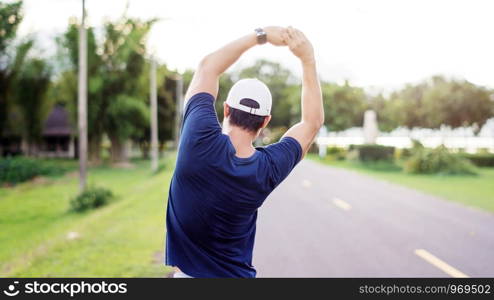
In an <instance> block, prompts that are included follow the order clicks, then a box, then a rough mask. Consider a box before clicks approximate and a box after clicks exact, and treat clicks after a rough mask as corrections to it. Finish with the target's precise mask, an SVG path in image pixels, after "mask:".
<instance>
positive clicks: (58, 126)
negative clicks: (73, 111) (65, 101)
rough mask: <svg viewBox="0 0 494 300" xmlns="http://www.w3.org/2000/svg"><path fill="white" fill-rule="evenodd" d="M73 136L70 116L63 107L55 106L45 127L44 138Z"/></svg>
mask: <svg viewBox="0 0 494 300" xmlns="http://www.w3.org/2000/svg"><path fill="white" fill-rule="evenodd" d="M71 134H72V129H71V127H70V122H69V114H68V112H67V110H66V109H65V108H64V107H63V106H61V105H55V107H53V110H52V111H51V112H50V114H49V115H48V118H47V119H46V121H45V125H44V127H43V133H42V135H43V136H67V135H71Z"/></svg>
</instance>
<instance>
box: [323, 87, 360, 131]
mask: <svg viewBox="0 0 494 300" xmlns="http://www.w3.org/2000/svg"><path fill="white" fill-rule="evenodd" d="M321 89H322V94H323V99H324V114H325V125H327V126H328V127H329V130H331V131H340V130H345V129H347V128H350V127H353V126H362V122H363V116H364V112H365V110H366V109H367V108H368V105H369V104H368V102H367V96H366V94H365V93H364V90H363V89H361V88H357V87H352V86H350V85H349V84H348V82H345V84H344V85H337V84H334V83H327V82H324V83H323V84H322V86H321Z"/></svg>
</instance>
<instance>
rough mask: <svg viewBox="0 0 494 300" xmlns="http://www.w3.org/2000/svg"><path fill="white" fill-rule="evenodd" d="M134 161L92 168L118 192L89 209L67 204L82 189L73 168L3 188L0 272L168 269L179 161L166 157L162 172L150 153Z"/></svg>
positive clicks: (88, 273)
mask: <svg viewBox="0 0 494 300" xmlns="http://www.w3.org/2000/svg"><path fill="white" fill-rule="evenodd" d="M135 164H136V166H135V168H131V169H117V168H110V167H98V168H92V169H90V172H89V183H90V184H93V185H96V186H102V187H106V188H109V189H111V190H112V191H113V193H114V194H115V195H116V197H117V199H116V200H115V201H114V202H112V203H110V204H109V205H107V206H104V207H102V208H99V209H97V210H93V211H90V212H86V213H83V214H76V213H70V212H68V208H69V201H70V199H71V198H72V197H73V196H75V195H76V194H77V189H78V178H77V176H76V174H74V173H70V174H67V175H65V176H63V177H59V178H48V179H42V180H34V181H31V182H27V183H23V184H19V185H17V186H15V187H12V188H0V227H1V228H2V230H1V231H0V245H1V247H0V276H1V277H12V276H17V277H30V276H32V277H38V276H39V277H72V276H74V277H105V276H106V277H160V276H161V277H162V276H165V275H166V273H167V272H169V271H170V269H168V268H167V267H164V266H163V265H162V251H163V245H164V236H165V232H164V228H165V208H166V199H167V194H168V184H169V181H170V178H171V173H172V169H173V161H172V159H171V158H169V159H167V160H166V161H164V164H165V168H164V170H163V171H161V172H160V173H158V174H152V173H151V171H150V169H149V162H148V161H137V162H136V163H135ZM69 233H70V234H69ZM71 237H72V238H71ZM74 237H75V238H74Z"/></svg>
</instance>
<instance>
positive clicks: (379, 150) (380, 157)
mask: <svg viewBox="0 0 494 300" xmlns="http://www.w3.org/2000/svg"><path fill="white" fill-rule="evenodd" d="M350 149H352V151H356V152H357V157H358V159H359V160H360V161H363V162H369V161H392V160H393V154H394V151H395V148H394V147H388V146H382V145H374V144H365V145H353V146H351V147H350Z"/></svg>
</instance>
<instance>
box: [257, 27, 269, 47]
mask: <svg viewBox="0 0 494 300" xmlns="http://www.w3.org/2000/svg"><path fill="white" fill-rule="evenodd" d="M254 31H255V32H256V35H257V43H258V44H265V43H266V42H267V41H268V35H267V34H266V31H264V29H262V28H256V29H254Z"/></svg>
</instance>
